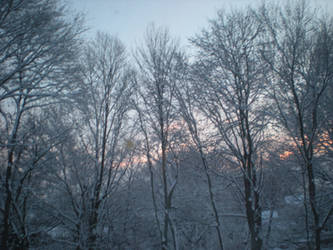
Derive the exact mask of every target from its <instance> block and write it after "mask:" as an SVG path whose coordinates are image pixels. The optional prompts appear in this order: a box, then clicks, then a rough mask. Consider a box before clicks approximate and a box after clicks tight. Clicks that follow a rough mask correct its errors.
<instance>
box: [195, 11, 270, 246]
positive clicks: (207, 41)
mask: <svg viewBox="0 0 333 250" xmlns="http://www.w3.org/2000/svg"><path fill="white" fill-rule="evenodd" d="M262 34H263V25H262V24H261V23H260V22H257V20H256V19H255V17H254V16H253V15H252V13H251V11H250V10H246V11H243V12H241V11H234V12H231V13H230V14H226V13H224V12H218V16H217V17H216V18H215V19H213V20H212V21H211V23H210V27H209V29H206V30H203V31H202V33H201V34H200V35H197V36H196V37H195V38H193V39H192V40H191V41H192V43H193V44H194V45H195V47H196V48H197V49H198V53H197V61H196V63H195V65H194V76H195V80H194V86H195V88H196V96H195V98H196V100H197V103H198V107H199V108H200V109H201V111H202V112H203V113H204V114H205V116H206V117H207V118H208V119H209V120H210V121H211V123H212V124H213V128H214V129H215V130H216V131H217V133H218V138H220V139H219V140H217V143H216V144H217V145H220V147H222V148H224V149H223V150H221V152H223V151H224V153H223V154H224V157H225V159H227V161H228V162H229V163H230V165H231V166H237V167H239V168H240V169H241V171H242V176H243V188H241V187H239V190H241V189H242V190H243V191H242V197H243V201H244V205H245V211H246V217H247V222H248V228H249V232H250V236H251V249H261V247H262V220H261V200H260V192H261V184H262V183H261V178H260V168H261V152H262V150H263V145H264V141H265V128H266V127H267V119H266V115H265V112H264V110H263V109H264V106H263V105H262V104H263V100H264V94H263V89H264V86H265V73H266V68H267V67H266V66H265V65H264V63H263V61H262V60H261V58H260V53H259V49H258V47H257V45H258V44H259V41H260V39H261V36H262ZM219 141H222V143H219Z"/></svg>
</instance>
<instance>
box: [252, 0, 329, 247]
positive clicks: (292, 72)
mask: <svg viewBox="0 0 333 250" xmlns="http://www.w3.org/2000/svg"><path fill="white" fill-rule="evenodd" d="M258 17H259V18H260V21H261V22H262V23H263V24H265V28H266V29H267V33H268V38H267V41H266V43H265V44H264V45H263V52H262V55H263V58H264V59H265V60H266V62H267V63H268V65H269V66H270V68H271V70H272V75H273V76H274V79H275V80H274V81H273V82H272V84H271V89H270V93H271V97H272V99H273V100H274V101H275V105H276V114H277V119H278V121H279V122H280V124H281V125H282V126H283V128H284V130H285V133H286V136H288V137H289V138H290V140H292V142H293V143H294V145H295V147H296V148H297V151H298V153H299V155H300V159H301V160H300V161H301V165H302V171H301V172H302V173H303V174H304V177H305V179H304V180H305V183H304V185H305V186H304V187H305V189H304V190H305V194H304V196H305V201H306V204H305V210H306V213H308V212H307V211H308V208H307V207H308V206H309V210H310V211H311V216H312V219H311V220H310V218H309V216H306V223H305V224H306V225H307V226H306V229H307V232H309V230H310V227H311V228H313V235H312V236H313V238H314V239H315V249H320V248H321V232H322V230H323V228H324V227H325V225H326V223H327V222H328V220H329V218H330V216H331V215H332V213H333V204H332V203H331V204H326V205H324V203H326V202H327V201H324V200H323V197H324V193H321V192H323V190H321V191H320V190H319V188H320V186H321V185H318V184H317V183H319V182H320V180H319V179H320V175H319V173H320V172H321V171H324V169H325V167H324V165H323V164H321V163H320V158H322V156H323V153H324V152H323V151H321V150H320V145H322V143H325V142H326V144H327V143H328V144H327V145H329V144H330V142H329V136H328V133H327V131H325V127H327V125H326V124H327V122H328V121H327V119H325V115H324V114H325V113H326V110H325V109H331V108H328V107H327V106H326V105H327V103H326V105H325V102H324V100H325V98H324V97H325V95H326V92H327V90H328V88H329V86H330V85H332V79H333V60H332V59H333V57H332V55H333V46H332V34H333V33H332V31H333V30H332V27H333V24H332V20H331V19H329V18H327V17H324V16H321V17H318V15H317V14H316V13H315V12H314V11H313V10H311V9H310V6H309V4H308V3H307V2H306V1H298V2H297V3H295V4H293V5H291V4H289V5H285V6H284V7H282V8H281V7H277V6H270V7H268V6H263V7H262V8H261V12H260V15H258ZM326 100H327V99H326ZM325 123H326V124H325ZM324 154H325V153H324ZM322 208H325V209H324V211H321V210H322ZM311 221H312V222H311ZM310 225H312V226H310ZM308 240H309V235H308ZM309 248H311V249H313V246H311V245H310V243H309Z"/></svg>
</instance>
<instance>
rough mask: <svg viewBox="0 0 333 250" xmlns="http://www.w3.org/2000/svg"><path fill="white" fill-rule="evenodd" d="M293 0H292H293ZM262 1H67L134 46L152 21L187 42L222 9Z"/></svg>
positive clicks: (92, 23)
mask: <svg viewBox="0 0 333 250" xmlns="http://www.w3.org/2000/svg"><path fill="white" fill-rule="evenodd" d="M280 1H281V2H282V1H286V0H280ZM291 1H292V0H291ZM260 2H261V0H67V3H68V4H69V6H70V7H71V8H72V9H74V10H76V11H81V12H84V13H86V23H87V26H88V27H89V28H90V31H89V32H88V33H87V35H88V36H93V35H94V34H95V32H96V31H98V30H100V31H103V32H107V33H110V34H112V35H116V36H118V37H119V38H120V39H121V40H122V41H123V42H124V43H125V45H126V46H127V47H128V48H129V49H131V47H132V48H133V47H134V46H135V44H136V43H140V42H141V41H142V37H143V34H144V32H145V30H146V27H147V25H148V24H149V23H151V22H154V23H155V24H157V25H162V26H166V27H168V28H169V30H170V32H171V34H172V35H174V36H175V37H178V38H180V40H181V43H182V44H183V45H185V44H186V43H187V38H189V37H191V36H193V35H194V34H195V33H197V32H199V31H200V30H201V29H202V28H203V27H205V26H207V20H208V19H210V18H213V17H214V15H215V13H216V11H217V10H218V9H221V8H226V9H229V8H230V7H240V6H247V5H249V4H251V5H252V6H253V5H256V4H258V3H260ZM312 2H315V3H319V4H320V5H321V6H323V7H324V8H325V9H327V10H333V0H313V1H312Z"/></svg>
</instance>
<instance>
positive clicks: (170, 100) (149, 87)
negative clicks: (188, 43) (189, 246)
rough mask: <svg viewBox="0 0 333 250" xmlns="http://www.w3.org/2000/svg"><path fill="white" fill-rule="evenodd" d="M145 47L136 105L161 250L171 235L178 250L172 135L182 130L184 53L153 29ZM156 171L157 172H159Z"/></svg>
mask: <svg viewBox="0 0 333 250" xmlns="http://www.w3.org/2000/svg"><path fill="white" fill-rule="evenodd" d="M145 42H146V44H145V46H144V47H141V48H139V49H138V51H137V54H136V61H137V65H138V68H139V71H140V73H141V74H140V75H139V78H138V86H139V87H138V93H139V99H138V102H137V104H136V106H137V110H138V115H139V120H140V124H141V128H142V131H143V135H144V141H145V154H146V156H147V164H148V167H149V169H150V173H151V174H150V180H151V189H152V198H153V203H154V207H155V218H156V223H157V226H158V230H159V233H160V240H161V242H160V244H161V247H162V249H169V248H170V240H169V231H171V234H172V237H173V247H174V248H175V249H178V245H177V244H178V240H177V238H176V237H177V232H176V226H175V225H174V223H173V218H172V210H173V207H172V198H173V193H174V191H175V188H176V185H177V180H178V167H179V161H178V160H177V152H176V151H177V150H176V147H177V145H179V143H175V142H176V140H175V137H173V136H172V131H173V130H174V129H177V128H179V127H178V126H179V125H177V119H178V115H177V112H176V108H175V101H176V100H175V99H176V97H175V88H176V86H177V84H178V83H179V79H180V75H181V72H182V71H181V70H182V69H181V66H182V61H183V53H182V52H181V51H180V49H179V46H178V45H177V43H176V42H175V41H173V40H172V39H171V38H170V35H169V33H168V31H167V30H164V29H162V28H155V27H154V26H150V27H149V29H148V30H147V34H146V40H145ZM157 167H159V168H158V169H156V170H155V171H154V168H157ZM154 172H155V173H158V175H157V177H160V178H161V182H162V190H161V191H162V199H163V201H162V215H160V214H159V207H160V206H158V202H159V200H158V195H157V194H158V192H159V190H156V185H155V183H154V182H156V180H155V174H154Z"/></svg>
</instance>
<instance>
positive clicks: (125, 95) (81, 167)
mask: <svg viewBox="0 0 333 250" xmlns="http://www.w3.org/2000/svg"><path fill="white" fill-rule="evenodd" d="M131 75H132V73H131V71H130V70H129V69H128V66H127V59H126V53H125V48H124V46H123V45H122V43H121V42H120V41H119V40H118V39H117V38H115V37H111V36H109V35H106V34H103V33H98V34H97V37H96V39H95V40H94V41H92V42H91V43H89V44H88V45H87V46H86V48H85V51H84V54H83V56H82V82H81V84H80V86H81V88H82V91H83V93H84V94H83V95H82V96H80V97H81V98H79V99H78V101H77V107H76V109H74V110H73V113H72V117H73V119H75V120H76V121H77V127H76V132H75V134H76V136H77V138H76V139H75V144H74V145H67V147H65V146H66V145H65V144H63V146H61V147H59V157H60V159H62V160H61V161H60V163H59V164H60V166H61V167H60V168H61V169H62V171H61V172H59V173H58V178H59V179H60V180H61V183H62V185H61V189H62V190H63V191H64V193H65V194H66V196H67V198H68V201H70V203H71V210H69V211H68V213H60V217H59V218H61V220H62V221H63V224H65V225H66V227H67V228H68V229H71V230H73V231H74V232H75V237H74V240H75V244H76V249H96V248H99V247H102V244H103V243H102V241H101V239H102V234H103V230H104V229H103V228H101V225H102V224H103V220H104V219H105V218H106V217H105V216H106V211H107V208H106V207H105V206H106V204H107V201H108V200H109V199H110V197H111V194H112V193H113V192H114V191H115V190H116V189H117V188H118V187H119V185H120V181H121V180H122V178H123V177H124V174H125V172H126V168H127V164H126V162H125V160H126V157H128V150H127V149H126V147H125V146H124V145H125V138H126V137H125V135H126V133H125V130H124V129H125V128H126V126H127V124H126V123H127V119H128V117H127V112H128V110H129V105H128V104H129V102H128V100H129V98H130V95H131V91H132V80H131ZM71 144H72V143H71ZM66 151H68V152H66ZM70 152H71V153H70ZM58 211H61V209H60V208H58ZM68 218H72V220H68ZM105 230H106V229H105Z"/></svg>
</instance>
